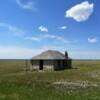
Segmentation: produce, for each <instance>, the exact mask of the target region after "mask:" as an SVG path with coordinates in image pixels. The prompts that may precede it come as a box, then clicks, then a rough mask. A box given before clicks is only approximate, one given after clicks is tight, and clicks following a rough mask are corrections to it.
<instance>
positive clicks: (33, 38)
mask: <svg viewBox="0 0 100 100" xmlns="http://www.w3.org/2000/svg"><path fill="white" fill-rule="evenodd" d="M24 39H26V40H31V41H37V42H40V41H41V38H40V37H25V38H24Z"/></svg>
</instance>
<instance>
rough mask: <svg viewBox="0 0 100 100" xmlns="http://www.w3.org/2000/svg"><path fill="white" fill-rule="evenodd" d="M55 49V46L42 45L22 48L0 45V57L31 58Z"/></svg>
mask: <svg viewBox="0 0 100 100" xmlns="http://www.w3.org/2000/svg"><path fill="white" fill-rule="evenodd" d="M49 49H50V50H51V49H53V50H56V49H57V47H56V46H42V47H40V48H22V47H14V46H9V47H7V46H0V59H31V58H32V57H33V56H36V55H37V54H40V53H41V52H43V51H46V50H49Z"/></svg>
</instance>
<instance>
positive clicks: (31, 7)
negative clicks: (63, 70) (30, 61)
mask: <svg viewBox="0 0 100 100" xmlns="http://www.w3.org/2000/svg"><path fill="white" fill-rule="evenodd" d="M99 4H100V1H99V0H0V58H1V59H2V58H3V59H8V58H9V59H12V58H18V59H24V58H31V57H32V56H34V55H37V54H39V53H40V52H42V51H45V50H48V49H53V50H59V51H61V52H64V51H66V50H67V51H68V53H69V56H70V57H71V58H76V59H100V43H99V42H100V41H99V37H100V28H99V26H100V13H99V9H100V7H99Z"/></svg>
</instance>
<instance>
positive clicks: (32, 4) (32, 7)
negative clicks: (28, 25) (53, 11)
mask: <svg viewBox="0 0 100 100" xmlns="http://www.w3.org/2000/svg"><path fill="white" fill-rule="evenodd" d="M16 3H17V4H18V5H19V6H20V7H21V8H23V9H27V10H34V11H35V10H36V9H37V8H36V7H35V6H36V3H35V2H33V1H28V2H26V3H24V2H23V1H22V0H16Z"/></svg>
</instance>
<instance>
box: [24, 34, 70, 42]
mask: <svg viewBox="0 0 100 100" xmlns="http://www.w3.org/2000/svg"><path fill="white" fill-rule="evenodd" d="M25 39H28V40H32V41H38V42H40V41H44V40H48V39H53V40H54V41H59V42H63V43H69V41H68V40H66V39H65V38H63V37H61V36H57V35H52V34H40V35H39V36H33V37H26V38H25Z"/></svg>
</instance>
